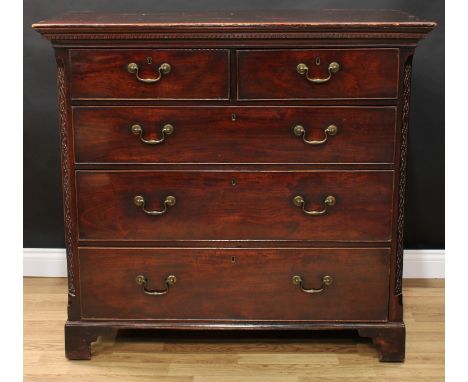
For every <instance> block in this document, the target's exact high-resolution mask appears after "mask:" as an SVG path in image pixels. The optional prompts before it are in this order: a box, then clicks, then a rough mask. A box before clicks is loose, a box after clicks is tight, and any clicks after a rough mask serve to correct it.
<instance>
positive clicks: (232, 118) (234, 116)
mask: <svg viewBox="0 0 468 382" xmlns="http://www.w3.org/2000/svg"><path fill="white" fill-rule="evenodd" d="M231 121H232V122H236V121H237V115H236V113H232V114H231Z"/></svg>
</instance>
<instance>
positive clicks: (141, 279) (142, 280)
mask: <svg viewBox="0 0 468 382" xmlns="http://www.w3.org/2000/svg"><path fill="white" fill-rule="evenodd" d="M135 282H136V283H137V285H140V286H142V287H143V292H145V293H146V294H149V295H151V296H161V295H163V294H166V293H167V292H169V287H170V286H171V285H174V284H175V283H176V282H177V278H176V277H175V276H174V275H169V276H167V277H166V280H165V283H166V289H164V290H149V289H147V288H146V285H148V279H147V278H146V277H145V276H143V275H138V276H137V277H136V279H135Z"/></svg>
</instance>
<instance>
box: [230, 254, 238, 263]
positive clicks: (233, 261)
mask: <svg viewBox="0 0 468 382" xmlns="http://www.w3.org/2000/svg"><path fill="white" fill-rule="evenodd" d="M236 261H237V259H236V256H231V263H233V264H235V263H236Z"/></svg>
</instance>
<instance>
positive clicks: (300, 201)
mask: <svg viewBox="0 0 468 382" xmlns="http://www.w3.org/2000/svg"><path fill="white" fill-rule="evenodd" d="M293 202H294V205H296V206H297V207H302V211H304V213H305V214H307V215H312V216H318V215H323V214H324V213H325V212H327V209H328V207H331V206H334V205H335V203H336V198H335V197H334V196H333V195H329V196H327V197H326V198H325V200H324V201H323V203H324V204H325V208H324V209H323V210H320V211H307V210H306V209H305V200H304V198H303V197H302V196H301V195H297V196H295V197H294V199H293Z"/></svg>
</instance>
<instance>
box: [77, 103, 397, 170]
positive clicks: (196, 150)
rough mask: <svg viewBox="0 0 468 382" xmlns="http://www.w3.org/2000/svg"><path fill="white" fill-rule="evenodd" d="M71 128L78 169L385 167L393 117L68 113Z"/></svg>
mask: <svg viewBox="0 0 468 382" xmlns="http://www.w3.org/2000/svg"><path fill="white" fill-rule="evenodd" d="M73 121H74V122H73V125H74V136H75V139H74V142H75V155H76V161H77V162H78V163H299V164H307V163H392V162H393V158H394V146H395V121H396V109H395V108H394V107H268V108H266V107H201V106H200V107H75V108H73ZM168 129H169V130H168Z"/></svg>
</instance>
